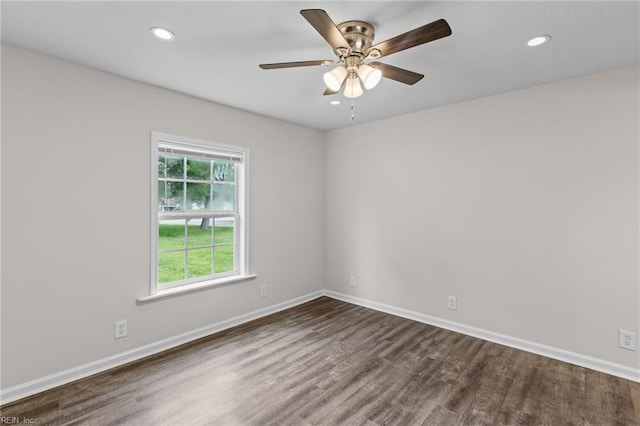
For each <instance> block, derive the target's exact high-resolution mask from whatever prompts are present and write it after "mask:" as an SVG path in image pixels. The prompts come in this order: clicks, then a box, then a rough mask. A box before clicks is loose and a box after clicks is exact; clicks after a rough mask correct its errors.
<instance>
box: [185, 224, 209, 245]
mask: <svg viewBox="0 0 640 426" xmlns="http://www.w3.org/2000/svg"><path fill="white" fill-rule="evenodd" d="M212 231H213V229H211V218H203V219H192V220H191V222H190V224H189V238H188V240H187V245H188V246H189V247H202V246H212V245H213V237H212V235H211V234H212Z"/></svg>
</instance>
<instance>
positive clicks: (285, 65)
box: [259, 60, 334, 70]
mask: <svg viewBox="0 0 640 426" xmlns="http://www.w3.org/2000/svg"><path fill="white" fill-rule="evenodd" d="M333 62H334V61H329V60H324V61H298V62H279V63H275V64H260V65H259V67H260V68H262V69H263V70H274V69H278V68H294V67H311V66H315V65H331V64H333Z"/></svg>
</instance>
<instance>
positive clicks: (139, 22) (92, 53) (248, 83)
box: [2, 1, 640, 130]
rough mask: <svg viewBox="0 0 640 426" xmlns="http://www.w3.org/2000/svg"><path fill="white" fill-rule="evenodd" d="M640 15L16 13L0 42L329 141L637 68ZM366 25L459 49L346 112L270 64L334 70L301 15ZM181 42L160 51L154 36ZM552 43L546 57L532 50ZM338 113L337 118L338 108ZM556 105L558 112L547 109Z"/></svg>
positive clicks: (315, 79)
mask: <svg viewBox="0 0 640 426" xmlns="http://www.w3.org/2000/svg"><path fill="white" fill-rule="evenodd" d="M639 6H640V3H638V2H637V1H627V2H611V1H602V2H591V1H580V2H570V1H558V2H551V1H533V2H520V1H510V2H507V1H470V2H452V1H446V2H426V1H423V2H419V1H412V2H397V1H393V2H372V1H358V2H342V1H340V2H327V1H324V2H295V1H284V2H267V1H258V2H245V1H232V2H218V1H215V2H211V1H207V2H205V1H196V2H182V1H172V2H146V1H145V2H89V1H82V2H11V1H2V41H3V43H7V44H12V45H15V46H18V47H22V48H25V49H29V50H34V51H37V52H42V53H45V54H48V55H52V56H57V57H60V58H64V59H67V60H69V61H73V62H77V63H80V64H84V65H87V66H90V67H94V68H98V69H101V70H104V71H107V72H110V73H114V74H117V75H121V76H124V77H127V78H131V79H134V80H139V81H143V82H147V83H151V84H154V85H157V86H161V87H165V88H168V89H172V90H176V91H178V92H182V93H186V94H189V95H193V96H197V97H200V98H203V99H207V100H211V101H213V102H217V103H221V104H225V105H230V106H233V107H236V108H240V109H243V110H246V111H251V112H255V113H258V114H262V115H266V116H269V117H275V118H278V119H282V120H285V121H289V122H292V123H296V124H300V125H303V126H306V127H310V128H315V129H320V130H330V129H335V128H340V127H345V126H349V125H351V124H358V123H364V122H367V121H372V120H379V119H383V118H386V117H392V116H396V115H400V114H405V113H410V112H413V111H419V110H424V109H428V108H434V107H438V106H441V105H447V104H452V103H455V102H460V101H463V100H468V99H473V98H477V97H481V96H487V95H491V94H495V93H500V92H505V91H509V90H514V89H518V88H523V87H528V86H532V85H536V84H540V83H544V82H548V81H553V80H560V79H565V78H570V77H575V76H579V75H584V74H589V73H593V72H598V71H603V70H607V69H612V68H617V67H622V66H626V65H631V64H635V63H638V62H639V57H640V48H639V46H640V26H639V21H640V7H639ZM309 8H319V9H324V10H326V11H327V13H328V14H329V15H330V16H331V18H332V19H333V21H334V22H335V23H339V22H343V21H347V20H364V21H367V22H370V23H372V24H373V25H374V26H375V28H376V38H375V42H380V41H383V40H386V39H388V38H391V37H393V36H395V35H398V34H401V33H404V32H406V31H408V30H411V29H414V28H416V27H419V26H421V25H423V24H425V23H428V22H431V21H434V20H436V19H439V18H445V19H446V20H447V21H448V22H449V25H450V26H451V28H452V31H453V35H452V36H450V37H447V38H444V39H441V40H436V41H434V42H431V43H427V44H424V45H422V46H418V47H415V48H412V49H409V50H406V51H403V52H399V53H396V54H394V55H390V56H388V57H385V58H383V60H381V61H382V62H386V63H388V64H391V65H395V66H399V67H402V68H406V69H409V70H412V71H415V72H419V73H422V74H424V75H425V78H424V79H423V80H422V81H420V82H418V83H417V84H416V85H414V86H407V85H404V84H401V83H398V82H395V81H393V80H387V79H383V81H382V82H381V83H380V84H379V85H378V86H377V87H376V88H374V89H373V90H371V91H365V94H364V95H363V96H362V97H360V98H357V99H355V101H354V103H355V105H354V107H355V116H356V118H355V120H354V121H352V120H351V113H350V111H349V109H350V105H351V103H350V101H349V100H347V99H346V98H344V97H342V95H336V96H334V97H327V96H322V92H323V91H324V84H323V82H322V74H323V73H324V72H325V71H327V68H325V67H305V68H289V69H280V70H261V69H259V68H258V64H260V63H270V62H289V61H302V60H316V59H335V58H334V56H333V53H332V49H331V48H330V47H329V45H328V44H327V43H326V42H325V41H324V39H323V38H322V37H321V36H320V35H319V34H318V33H317V32H316V31H315V30H314V29H313V27H311V25H309V23H308V22H307V21H306V20H305V19H304V18H303V17H302V16H301V15H300V13H299V11H300V9H309ZM152 26H163V27H166V28H169V29H171V30H172V31H173V32H174V33H175V34H176V39H175V40H174V41H172V42H163V41H160V40H157V39H155V38H153V37H152V36H151V35H150V33H149V28H150V27H152ZM539 34H549V35H551V36H552V40H551V42H550V43H548V44H547V45H544V46H542V47H538V48H530V47H527V46H526V45H525V43H526V41H527V40H528V39H529V38H531V37H532V36H535V35H539ZM336 98H337V99H341V101H342V104H341V105H339V106H332V105H330V104H329V100H331V99H336ZM549 102H553V99H549Z"/></svg>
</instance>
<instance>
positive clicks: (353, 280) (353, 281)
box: [349, 275, 358, 287]
mask: <svg viewBox="0 0 640 426" xmlns="http://www.w3.org/2000/svg"><path fill="white" fill-rule="evenodd" d="M357 285H358V280H356V276H355V275H351V278H349V286H350V287H356V286H357Z"/></svg>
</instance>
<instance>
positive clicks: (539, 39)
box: [527, 35, 551, 47]
mask: <svg viewBox="0 0 640 426" xmlns="http://www.w3.org/2000/svg"><path fill="white" fill-rule="evenodd" d="M549 40H551V36H548V35H540V36H536V37H534V38H532V39H531V40H529V41H528V42H527V46H529V47H536V46H540V45H543V44H545V43H547V42H548V41H549Z"/></svg>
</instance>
